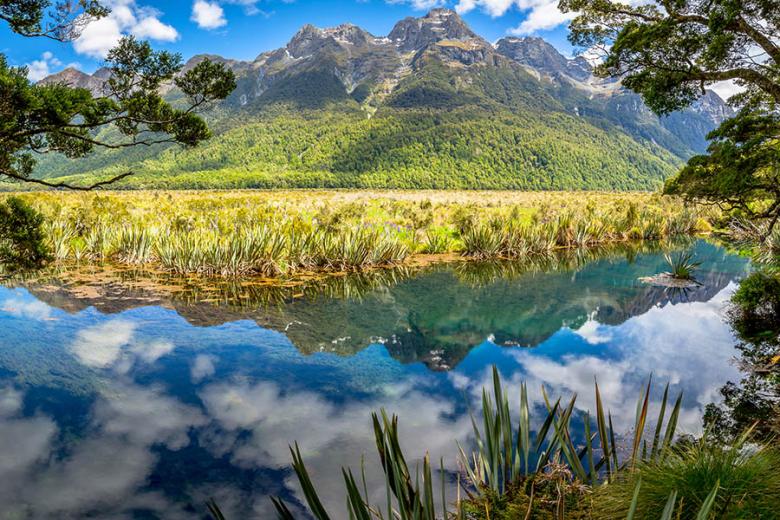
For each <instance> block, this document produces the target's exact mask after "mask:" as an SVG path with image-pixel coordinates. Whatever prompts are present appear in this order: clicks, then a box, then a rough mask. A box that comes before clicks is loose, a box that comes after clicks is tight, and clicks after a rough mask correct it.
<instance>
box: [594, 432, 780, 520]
mask: <svg viewBox="0 0 780 520" xmlns="http://www.w3.org/2000/svg"><path fill="white" fill-rule="evenodd" d="M747 438H748V437H747V436H743V437H742V439H740V440H739V441H738V442H736V443H734V444H733V445H731V446H723V445H721V444H719V443H718V442H715V441H713V440H712V439H710V438H709V437H708V436H707V435H705V436H704V437H702V438H701V439H699V440H695V441H689V442H685V443H680V444H678V445H677V446H675V448H674V449H673V450H671V452H670V454H669V456H667V457H665V458H664V459H662V460H650V461H643V462H641V463H640V464H639V465H638V466H637V468H636V469H635V471H633V472H627V473H625V474H624V475H622V476H621V478H620V479H618V480H617V481H616V482H613V483H612V484H610V485H609V486H607V487H605V488H602V489H597V490H596V492H595V495H594V500H593V504H594V517H595V518H603V519H615V520H618V519H620V520H623V519H625V518H627V515H628V513H629V510H630V508H631V504H632V500H633V495H634V494H635V492H636V490H637V488H638V489H639V493H638V494H637V499H636V511H635V513H634V516H633V518H634V519H636V520H642V519H653V520H655V519H657V518H663V514H664V510H665V509H667V507H668V506H671V507H670V509H671V511H672V518H702V517H698V516H697V515H698V514H699V512H700V511H701V509H702V508H703V507H707V508H708V510H709V511H710V512H711V514H713V515H714V516H712V517H710V516H704V517H703V518H731V519H745V520H747V519H754V518H777V517H778V514H779V513H778V509H777V507H778V497H780V477H779V475H780V452H778V451H777V450H776V449H773V448H770V447H762V446H756V445H751V444H749V443H747V442H746V440H747ZM672 496H674V500H671V497H672ZM709 502H711V503H709Z"/></svg>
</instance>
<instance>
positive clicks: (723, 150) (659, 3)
mask: <svg viewBox="0 0 780 520" xmlns="http://www.w3.org/2000/svg"><path fill="white" fill-rule="evenodd" d="M559 8H560V9H561V10H562V11H564V12H570V13H577V16H576V18H574V20H573V21H572V23H571V34H570V40H571V41H572V43H573V44H575V45H577V46H579V47H581V48H583V49H585V48H587V49H593V50H596V51H600V52H601V53H602V57H603V58H604V61H603V62H602V63H601V64H600V65H599V66H598V67H597V68H596V73H597V74H599V75H602V76H614V77H620V78H621V79H622V82H623V85H624V86H625V87H627V88H629V89H631V90H633V91H635V92H637V93H639V94H640V95H641V96H642V97H643V99H644V100H645V102H646V103H647V105H648V106H649V107H650V108H651V109H652V110H653V111H655V112H656V113H658V114H659V115H663V114H668V113H669V112H672V111H674V110H678V109H681V108H684V107H686V106H688V105H690V104H691V103H693V102H695V101H696V100H697V99H698V98H699V97H700V96H701V95H703V94H704V93H705V89H706V88H707V87H708V86H711V85H713V84H714V83H716V82H719V81H726V80H730V81H734V82H735V83H736V84H737V85H739V86H741V87H742V88H743V89H744V91H743V92H742V93H740V94H738V95H736V96H734V97H732V99H731V100H730V102H731V103H732V104H733V105H734V106H735V107H737V108H738V109H739V110H738V112H737V114H736V115H735V117H733V118H732V119H729V120H727V121H725V122H724V123H723V124H722V125H721V126H720V127H719V128H718V129H716V130H715V131H713V132H712V133H711V134H710V136H709V137H710V139H711V140H712V143H711V145H710V147H709V148H708V154H707V155H699V156H695V157H693V158H691V159H690V161H689V162H688V164H687V165H686V166H685V167H684V168H683V169H682V170H681V171H680V172H679V173H678V175H677V176H675V177H674V178H672V179H670V180H669V181H668V182H667V184H666V187H665V191H666V193H669V194H677V195H682V196H684V197H686V198H688V199H692V200H698V201H705V202H710V203H715V204H718V205H720V206H722V207H724V208H727V209H737V210H739V211H740V212H741V213H742V214H743V215H745V216H747V217H749V218H755V219H767V221H768V223H769V226H768V230H769V231H771V229H772V227H773V226H774V225H775V224H776V223H777V221H778V219H779V218H780V114H779V113H778V106H779V104H780V1H778V0H648V1H646V2H642V3H641V4H639V5H637V3H636V2H630V3H629V2H619V1H613V0H561V1H560V3H559ZM769 231H768V232H769Z"/></svg>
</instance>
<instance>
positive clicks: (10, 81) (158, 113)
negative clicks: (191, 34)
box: [0, 0, 235, 189]
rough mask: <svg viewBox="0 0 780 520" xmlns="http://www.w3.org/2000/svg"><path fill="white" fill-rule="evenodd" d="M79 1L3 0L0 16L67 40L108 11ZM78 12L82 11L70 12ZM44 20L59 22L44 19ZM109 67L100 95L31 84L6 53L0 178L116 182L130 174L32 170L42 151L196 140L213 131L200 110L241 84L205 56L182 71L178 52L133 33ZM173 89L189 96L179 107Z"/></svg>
mask: <svg viewBox="0 0 780 520" xmlns="http://www.w3.org/2000/svg"><path fill="white" fill-rule="evenodd" d="M78 5H80V6H81V8H80V9H77V8H74V7H73V6H71V7H67V6H60V5H59V4H58V6H57V7H56V8H55V9H54V14H51V13H49V12H48V11H47V9H48V8H49V7H50V6H49V2H46V1H44V0H14V1H5V2H2V3H0V19H3V20H6V21H7V22H8V24H9V26H10V28H11V29H12V30H14V31H15V32H17V33H18V34H20V35H22V36H48V37H51V38H54V39H58V40H67V39H70V38H73V37H75V36H77V35H78V29H79V26H81V25H82V24H84V23H86V22H85V20H86V19H94V18H95V17H100V16H105V14H106V13H107V12H108V11H107V10H106V9H105V8H103V7H102V6H100V5H99V4H97V3H95V2H89V1H86V0H82V1H81V3H80V4H78ZM74 10H75V11H76V12H78V13H79V14H78V15H76V16H75V18H69V17H68V14H71V16H72V13H73V12H74ZM45 19H53V20H54V21H53V22H51V23H49V24H47V25H44V22H43V20H45ZM106 65H107V68H108V70H109V72H110V74H109V75H108V79H107V80H106V81H105V82H104V84H103V86H102V89H101V90H102V91H101V92H99V93H97V94H96V95H95V94H94V93H93V92H90V91H89V90H87V89H84V88H74V87H72V86H70V85H67V84H63V83H58V84H31V83H30V81H29V80H28V79H27V77H26V76H27V70H26V69H25V68H24V67H10V66H9V65H8V63H7V61H6V59H5V57H4V56H3V55H0V176H4V177H7V178H12V179H16V180H20V181H27V182H34V183H37V184H43V185H46V186H53V187H66V188H74V189H93V188H96V187H99V186H102V185H105V184H110V183H111V182H114V181H116V180H118V179H121V178H124V177H126V176H128V175H130V174H131V173H132V172H123V173H122V174H120V175H117V176H115V177H113V178H111V179H107V180H104V181H102V182H100V183H96V184H93V185H90V186H74V185H69V184H67V183H63V182H55V183H52V182H47V181H45V180H41V179H38V178H35V177H34V176H33V174H34V172H35V165H36V163H37V160H36V156H40V155H41V154H48V153H59V154H62V155H64V156H66V157H68V158H71V159H79V158H83V157H85V156H87V155H89V154H90V153H91V152H93V151H94V150H95V149H96V148H102V149H123V148H132V147H137V146H151V145H154V144H160V143H178V144H182V145H184V146H190V147H191V146H195V145H197V144H198V143H200V142H201V141H203V140H204V139H207V138H209V137H210V132H209V129H208V127H207V125H206V123H205V121H204V120H203V119H202V118H201V117H199V116H198V115H197V114H196V113H195V112H196V110H197V109H199V108H201V107H203V106H204V105H206V104H207V103H209V102H211V101H215V100H218V99H224V98H225V97H227V96H228V95H229V94H230V92H232V91H233V89H234V88H235V77H234V75H233V72H232V71H230V70H228V69H227V68H226V67H225V66H224V65H222V64H218V63H214V62H211V61H209V60H204V61H202V62H200V63H198V64H197V65H196V66H195V67H193V68H191V69H189V70H187V71H183V62H182V58H181V56H180V55H179V54H174V53H170V52H166V51H159V52H158V51H154V50H153V49H152V48H151V46H150V45H149V44H148V43H147V42H142V41H137V40H136V39H135V38H133V37H125V38H123V39H122V40H121V41H120V42H119V44H118V45H117V47H115V48H114V49H112V50H111V51H110V52H109V54H108V57H107V60H106ZM170 88H176V89H178V90H179V91H180V92H181V93H182V94H183V96H181V99H179V100H177V103H176V105H174V104H172V103H170V102H169V101H167V100H166V99H164V98H163V92H164V91H165V90H169V89H170Z"/></svg>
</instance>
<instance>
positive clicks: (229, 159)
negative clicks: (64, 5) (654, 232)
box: [37, 9, 731, 190]
mask: <svg viewBox="0 0 780 520" xmlns="http://www.w3.org/2000/svg"><path fill="white" fill-rule="evenodd" d="M206 58H208V59H210V60H213V61H217V62H220V63H224V64H225V65H227V66H228V67H229V68H230V69H231V70H232V71H233V72H234V73H235V74H236V76H237V88H236V90H235V91H234V92H233V93H232V94H231V95H230V96H229V97H228V98H227V99H225V100H224V101H222V102H219V103H217V104H215V105H213V106H211V107H210V109H209V110H208V111H207V112H206V113H205V116H206V119H207V121H208V122H209V125H210V127H211V128H212V130H213V132H214V137H213V138H212V139H210V140H208V141H206V142H204V143H203V144H202V145H201V146H199V147H197V148H194V149H187V148H180V147H173V146H166V145H158V146H154V147H140V148H132V149H123V150H99V153H96V154H92V155H91V156H89V157H85V158H83V159H81V160H79V161H77V162H73V161H67V160H65V159H63V158H62V157H60V156H56V155H53V156H51V157H49V156H47V157H43V158H41V159H40V161H39V166H38V169H37V171H38V172H39V175H41V176H42V177H45V178H58V179H61V180H65V181H68V182H81V183H90V182H95V181H97V180H100V179H105V178H109V177H111V176H113V175H117V174H118V173H122V172H125V171H133V172H134V175H133V176H131V177H129V178H128V179H126V180H124V181H123V182H122V183H120V184H119V185H117V187H119V188H135V189H144V188H146V189H151V188H168V189H187V188H233V189H235V188H392V189H398V188H401V189H425V188H427V189H521V190H550V189H556V190H565V189H570V190H632V189H633V190H636V189H642V190H655V189H657V188H658V187H659V186H660V185H661V183H662V182H663V180H664V179H666V178H668V177H669V176H670V175H672V174H673V173H675V172H676V171H677V169H678V168H679V167H680V166H681V165H682V164H683V163H684V161H685V160H687V159H688V158H689V157H691V156H692V155H694V154H696V153H702V152H703V151H704V150H705V147H706V135H707V133H708V132H710V131H711V130H712V129H714V128H715V127H716V126H717V125H718V124H719V123H720V122H721V121H723V120H724V119H725V118H727V117H728V116H729V115H730V114H731V109H730V108H729V107H728V106H727V105H726V104H725V103H724V102H723V100H721V99H720V98H719V97H718V96H717V94H715V93H714V92H710V91H708V92H707V93H706V95H704V96H703V97H702V98H701V99H700V100H699V101H698V102H697V103H695V104H694V105H693V106H692V107H690V108H688V109H686V110H684V111H681V112H676V113H673V114H670V115H669V116H664V117H660V118H659V117H658V116H656V115H654V114H653V113H652V112H651V111H650V110H649V109H648V108H647V107H646V106H645V105H644V103H643V102H642V100H641V98H640V97H639V96H638V95H636V94H634V93H631V92H629V91H627V90H624V89H623V88H621V86H620V84H619V83H618V82H615V81H613V80H607V79H601V78H597V77H595V76H594V75H593V68H592V65H591V64H590V63H589V62H588V61H587V60H585V59H584V58H582V57H576V58H573V59H570V58H567V57H564V56H563V55H561V54H560V53H559V52H558V51H557V50H556V49H555V48H554V47H553V46H552V45H550V44H549V43H547V42H545V41H544V40H542V39H540V38H536V37H527V38H514V37H508V38H503V39H501V40H499V41H498V42H496V43H495V45H494V44H491V43H489V42H487V41H486V40H484V39H483V38H481V37H480V36H479V35H477V34H476V33H474V32H473V31H472V30H471V29H470V28H469V27H468V26H467V25H466V24H465V22H464V21H463V20H462V19H461V18H460V17H459V16H458V15H457V14H456V13H455V12H454V11H449V10H446V9H435V10H433V11H431V12H430V13H428V14H427V15H425V16H422V17H419V18H407V19H404V20H401V21H400V22H398V23H397V24H396V26H395V28H394V29H393V30H392V31H391V32H390V33H389V34H388V35H387V36H386V37H377V36H374V35H371V34H369V33H368V32H366V31H364V30H363V29H361V28H359V27H357V26H354V25H349V24H345V25H341V26H338V27H335V28H330V29H319V28H316V27H314V26H311V25H305V26H304V27H302V28H301V29H300V30H299V31H298V32H297V33H296V34H295V35H294V36H293V37H292V38H291V40H290V41H289V43H288V44H287V45H286V46H285V47H283V48H281V49H277V50H273V51H268V52H263V53H261V54H260V55H259V56H258V57H257V59H255V60H254V61H251V62H245V61H236V60H230V59H226V58H222V57H219V56H212V55H209V56H205V55H204V56H195V57H193V58H191V59H190V60H189V61H188V62H187V64H186V65H185V67H184V69H183V71H187V70H189V69H191V68H192V67H194V66H195V65H196V64H197V63H199V62H201V61H203V60H204V59H206ZM108 75H109V73H108V72H107V71H106V70H105V69H100V70H98V71H97V72H96V73H95V74H93V75H86V74H83V73H80V72H78V71H75V70H71V69H66V70H65V71H63V72H62V73H59V74H57V75H54V76H51V77H49V78H46V79H44V80H43V82H44V83H47V82H48V83H53V82H63V83H67V84H69V85H73V86H79V87H84V88H87V89H89V90H90V91H91V92H92V93H93V94H94V95H97V96H100V95H102V92H101V91H102V90H103V85H104V82H105V81H106V79H107V77H108ZM165 95H166V97H167V99H170V100H172V101H174V102H175V101H176V99H177V98H178V97H179V96H180V93H179V92H178V91H177V89H175V88H169V89H166V90H165ZM103 132H104V133H110V132H111V130H110V129H108V130H103ZM107 137H110V135H109V136H107Z"/></svg>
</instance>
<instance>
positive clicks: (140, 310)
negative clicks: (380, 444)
mask: <svg viewBox="0 0 780 520" xmlns="http://www.w3.org/2000/svg"><path fill="white" fill-rule="evenodd" d="M684 247H685V248H688V249H692V250H693V252H694V254H695V258H696V260H698V261H700V262H702V264H701V266H700V268H699V270H698V271H697V278H698V280H699V282H700V283H701V285H700V286H698V287H695V288H692V289H689V290H684V291H683V290H673V289H666V288H661V287H652V286H649V285H647V284H644V283H642V282H640V281H639V280H638V279H639V278H640V277H645V276H651V275H653V274H657V273H660V272H663V271H665V270H667V269H668V266H667V264H666V262H665V260H664V257H663V253H662V252H661V251H660V250H658V249H655V248H654V247H652V246H645V247H640V248H627V247H626V248H612V249H608V250H603V251H589V252H585V253H580V254H570V255H568V256H566V257H562V258H557V259H547V260H544V261H536V262H532V263H528V262H526V263H491V264H476V263H463V262H455V263H446V264H432V265H426V266H420V267H414V268H404V269H396V270H391V271H381V272H376V273H367V274H362V275H349V276H338V277H333V278H329V279H327V280H318V279H310V280H306V281H305V282H304V283H302V284H290V283H288V284H283V285H270V284H267V283H253V282H251V281H232V282H230V281H226V282H219V283H216V282H215V283H213V284H203V283H201V282H199V281H197V280H192V279H191V280H168V279H166V278H165V277H161V276H151V275H145V274H143V273H140V274H139V273H130V272H110V270H109V271H107V272H87V271H88V270H84V269H74V270H72V271H69V270H64V271H62V272H51V273H47V274H45V275H41V276H37V277H35V278H28V279H13V280H8V281H6V282H5V284H4V286H2V287H0V327H2V328H1V329H0V439H1V440H2V442H0V502H1V503H2V504H3V507H2V509H3V511H2V512H0V518H2V519H6V518H8V519H10V518H14V519H17V518H19V519H21V518H58V519H62V518H83V517H87V516H89V517H91V518H165V519H177V518H193V517H195V518H197V517H204V518H205V517H206V510H205V506H204V504H205V501H206V500H207V499H208V498H209V497H214V498H215V499H217V501H218V502H219V504H220V505H221V507H222V509H223V510H224V511H225V513H226V514H227V516H228V518H234V519H239V518H273V517H274V513H273V509H272V504H271V501H270V499H269V497H270V496H281V497H283V498H284V499H285V500H287V501H288V502H289V503H290V504H291V507H295V506H296V505H299V504H300V498H301V497H302V495H301V494H300V492H299V489H298V487H297V481H296V479H295V475H294V473H293V472H292V471H291V469H290V468H289V463H290V453H289V450H288V445H289V444H291V443H293V442H295V441H297V442H298V443H299V444H300V446H301V451H302V453H303V456H304V460H305V461H306V463H307V466H308V467H309V470H310V472H311V473H312V476H313V478H314V480H315V482H316V483H317V484H318V488H319V489H320V491H321V496H322V498H323V501H324V502H325V505H326V507H328V508H329V510H331V511H332V512H333V514H334V516H335V517H336V518H341V517H342V516H341V515H343V509H344V495H343V493H342V489H343V485H342V480H341V472H340V468H341V467H342V466H352V467H353V468H359V467H360V463H361V457H362V456H363V455H364V454H365V456H366V461H367V473H368V478H369V482H371V483H372V484H377V483H378V482H379V481H378V480H377V479H376V476H377V474H378V472H377V470H376V469H375V464H374V463H375V461H376V459H375V448H374V438H373V431H372V429H371V413H372V412H373V411H378V410H380V409H382V408H385V409H386V410H387V411H388V412H390V413H396V414H398V415H399V417H400V430H401V435H402V442H403V443H404V446H405V448H406V449H407V451H408V453H409V457H410V458H411V459H415V458H419V457H422V456H423V455H424V453H425V452H426V451H427V452H429V453H430V455H431V457H432V458H433V459H434V460H436V461H438V460H439V459H440V458H442V459H443V461H444V465H445V467H446V468H447V469H448V470H452V471H454V470H456V469H457V460H456V456H457V446H456V440H459V441H460V442H462V443H468V442H469V433H470V430H471V424H470V419H469V408H470V407H471V408H472V409H473V408H474V406H475V405H476V403H477V402H478V399H479V395H480V392H481V388H482V387H483V386H484V385H486V384H489V383H490V373H491V369H492V366H493V365H495V366H497V367H498V368H499V370H500V372H501V374H502V375H503V377H504V379H505V381H506V384H507V387H508V388H509V390H510V396H511V400H512V401H511V403H512V405H513V406H515V408H516V407H517V405H518V403H519V390H518V388H519V386H520V383H521V381H526V382H527V384H528V387H529V394H530V395H529V398H530V399H531V404H532V406H533V408H534V410H535V411H536V412H538V414H539V415H543V411H544V405H543V400H542V394H541V387H542V385H544V386H545V388H546V389H547V392H548V393H549V394H551V395H553V396H563V397H564V398H565V399H568V398H569V397H570V396H571V395H572V394H573V393H575V392H576V393H577V394H578V396H579V397H578V400H577V404H578V409H580V410H583V411H584V410H588V409H590V410H591V411H593V410H595V404H594V393H593V383H594V378H598V382H599V386H600V388H601V392H602V396H603V398H604V400H605V403H606V406H607V407H608V408H609V409H610V410H611V411H612V415H613V420H614V423H615V426H616V429H618V430H621V427H624V433H629V432H628V430H629V429H630V428H631V426H632V425H633V421H634V415H635V408H636V400H637V397H638V395H639V392H640V389H641V388H642V387H643V385H646V384H647V380H648V377H649V376H650V375H651V374H652V376H653V380H654V386H653V392H652V398H651V402H652V403H653V404H654V406H656V407H657V406H658V402H659V400H660V396H661V393H662V392H663V386H664V385H665V384H666V383H667V382H668V383H670V392H671V394H672V395H673V396H676V395H677V393H679V392H680V391H682V392H683V395H684V398H683V405H682V411H681V414H680V430H681V431H683V432H690V433H696V432H699V431H700V429H701V416H702V414H703V409H704V407H705V406H706V405H707V404H708V403H710V402H712V401H716V400H718V399H719V393H718V390H719V388H720V387H721V386H722V385H723V384H724V383H725V382H726V381H728V380H735V379H736V378H737V377H738V374H739V372H738V369H737V368H736V366H734V364H733V361H732V360H733V358H734V355H735V349H734V344H735V340H734V337H733V334H732V332H731V330H730V328H729V326H728V324H727V323H726V322H725V320H724V312H725V307H726V304H727V303H728V299H729V296H730V294H731V293H732V292H733V291H734V289H735V287H736V283H737V282H738V281H739V280H740V279H741V278H743V277H744V276H745V275H746V274H747V273H748V272H749V269H750V266H749V263H748V262H747V260H745V259H743V258H740V257H737V256H734V255H730V254H728V253H727V252H725V251H724V250H723V249H721V248H719V247H717V246H715V245H713V244H711V243H708V242H705V241H696V242H692V243H690V244H687V245H685V246H684ZM652 412H653V408H651V416H652ZM448 479H449V481H450V482H449V484H450V488H452V487H453V486H454V476H453V475H452V474H450V475H449V477H448ZM372 495H373V496H374V497H375V498H377V500H379V501H381V500H382V497H383V496H384V486H383V485H377V486H376V489H374V490H373V491H372ZM452 496H453V497H454V495H452Z"/></svg>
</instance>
